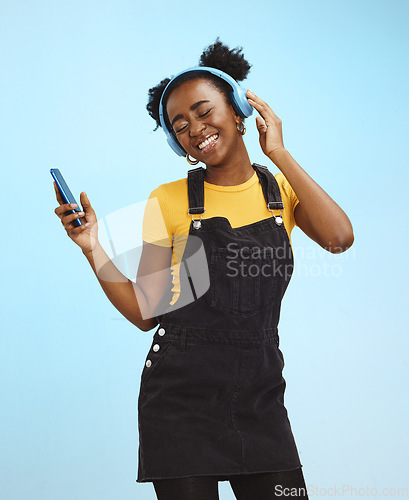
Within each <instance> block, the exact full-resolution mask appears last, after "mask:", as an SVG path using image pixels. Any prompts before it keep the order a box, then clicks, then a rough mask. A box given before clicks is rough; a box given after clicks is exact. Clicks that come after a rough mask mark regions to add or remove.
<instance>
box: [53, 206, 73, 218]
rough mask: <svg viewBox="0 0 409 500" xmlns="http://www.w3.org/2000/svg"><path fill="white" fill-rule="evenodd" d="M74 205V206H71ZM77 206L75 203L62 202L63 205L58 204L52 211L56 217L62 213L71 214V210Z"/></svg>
mask: <svg viewBox="0 0 409 500" xmlns="http://www.w3.org/2000/svg"><path fill="white" fill-rule="evenodd" d="M72 205H74V206H72ZM75 208H77V205H76V204H71V203H64V204H63V205H60V206H59V207H57V208H56V209H55V210H54V212H55V213H56V214H57V215H58V217H62V216H63V215H69V214H71V210H73V209H75Z"/></svg>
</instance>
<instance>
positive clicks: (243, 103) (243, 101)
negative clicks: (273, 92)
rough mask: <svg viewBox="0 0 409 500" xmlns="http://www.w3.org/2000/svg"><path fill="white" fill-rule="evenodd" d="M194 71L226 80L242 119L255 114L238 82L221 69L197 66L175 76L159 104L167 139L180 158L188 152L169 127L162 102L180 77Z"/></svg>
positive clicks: (234, 106) (231, 99)
mask: <svg viewBox="0 0 409 500" xmlns="http://www.w3.org/2000/svg"><path fill="white" fill-rule="evenodd" d="M193 71H204V72H207V73H212V74H213V75H216V76H218V77H219V78H221V79H222V80H224V81H225V82H227V83H228V84H229V85H230V87H231V91H230V94H229V97H230V101H231V103H232V106H233V109H234V110H235V111H236V113H237V114H238V115H239V116H240V117H241V118H247V117H248V116H250V115H251V114H252V113H253V106H251V104H250V103H249V102H248V101H247V97H246V92H245V90H244V89H243V88H241V87H240V85H239V84H238V83H237V82H236V80H235V79H234V78H232V77H231V76H230V75H228V74H227V73H225V72H224V71H221V70H220V69H215V68H210V67H208V66H195V67H194V68H189V69H185V70H184V71H181V72H180V73H178V74H177V75H176V76H174V77H173V78H172V79H171V81H170V82H169V83H168V84H167V85H166V87H165V90H164V91H163V92H162V97H161V98H160V102H159V119H160V123H161V125H162V128H163V130H164V132H165V134H166V138H167V141H168V144H169V146H170V147H171V148H172V149H173V151H174V152H175V153H176V154H177V155H179V156H186V151H185V150H184V149H183V148H182V146H181V145H180V144H179V142H178V141H177V139H176V136H175V134H174V132H173V129H172V128H171V126H170V125H168V123H166V121H165V118H164V109H163V102H162V101H163V96H164V95H165V93H166V91H167V89H168V87H169V85H171V84H172V83H173V82H175V80H177V79H178V78H179V77H180V76H182V75H184V74H185V73H192V72H193Z"/></svg>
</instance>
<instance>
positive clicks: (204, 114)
mask: <svg viewBox="0 0 409 500" xmlns="http://www.w3.org/2000/svg"><path fill="white" fill-rule="evenodd" d="M211 110H212V109H208V110H207V111H206V112H205V113H203V114H201V115H199V118H203V117H204V116H206V115H207V114H209V113H210V111H211ZM186 127H187V125H185V126H184V127H182V128H180V129H179V130H176V131H175V132H176V133H177V134H179V132H183V130H184V129H185V128H186Z"/></svg>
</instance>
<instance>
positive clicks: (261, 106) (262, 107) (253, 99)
mask: <svg viewBox="0 0 409 500" xmlns="http://www.w3.org/2000/svg"><path fill="white" fill-rule="evenodd" d="M247 95H248V101H250V104H252V103H254V107H255V108H256V109H257V111H259V112H260V114H262V113H261V111H264V112H267V113H271V116H272V117H273V118H274V119H277V120H280V118H279V117H278V116H277V115H276V114H275V113H274V111H273V110H272V109H271V108H270V106H269V105H268V104H267V103H266V102H265V101H263V100H262V99H260V97H258V96H256V94H255V93H254V92H252V91H251V90H248V91H247ZM252 105H253V104H252Z"/></svg>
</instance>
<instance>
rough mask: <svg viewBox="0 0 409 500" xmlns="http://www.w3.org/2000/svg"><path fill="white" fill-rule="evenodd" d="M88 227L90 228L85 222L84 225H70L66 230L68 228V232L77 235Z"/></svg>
mask: <svg viewBox="0 0 409 500" xmlns="http://www.w3.org/2000/svg"><path fill="white" fill-rule="evenodd" d="M88 228H89V226H86V225H85V224H83V225H82V226H71V225H70V226H69V227H68V228H66V230H67V234H68V235H69V236H75V235H77V234H79V233H81V232H82V231H84V230H85V229H88Z"/></svg>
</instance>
